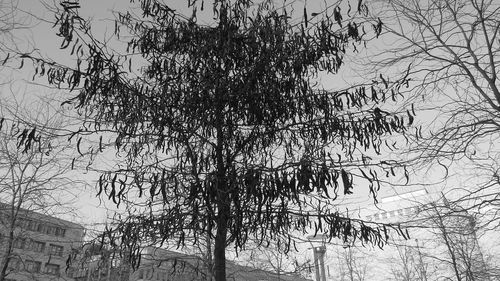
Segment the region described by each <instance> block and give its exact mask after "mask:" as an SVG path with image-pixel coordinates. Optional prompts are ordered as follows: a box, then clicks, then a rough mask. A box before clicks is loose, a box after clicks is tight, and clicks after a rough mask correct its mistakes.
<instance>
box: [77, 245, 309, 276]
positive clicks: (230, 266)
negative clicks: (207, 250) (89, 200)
mask: <svg viewBox="0 0 500 281" xmlns="http://www.w3.org/2000/svg"><path fill="white" fill-rule="evenodd" d="M87 252H89V251H87ZM226 271H227V280H230V281H310V280H309V279H305V278H302V277H300V276H295V275H284V274H282V275H278V274H276V273H273V272H269V271H265V270H261V269H257V268H253V267H247V266H241V265H238V264H236V263H232V262H227V266H226ZM73 277H74V278H75V280H76V281H206V280H211V279H210V276H209V275H208V271H207V265H206V263H205V262H204V260H203V259H202V258H200V257H198V256H196V255H189V254H183V253H179V252H174V251H170V250H166V249H161V248H155V247H147V248H145V249H143V250H142V253H141V262H140V266H139V268H137V269H136V270H135V271H133V270H131V266H130V264H129V263H127V261H126V255H120V254H118V253H115V254H113V253H112V252H109V251H107V250H105V249H101V251H100V253H95V254H93V255H90V256H89V255H87V258H86V261H85V262H83V263H81V265H80V266H78V268H77V269H76V270H75V272H74V274H73ZM212 278H213V277H212Z"/></svg>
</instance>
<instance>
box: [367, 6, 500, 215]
mask: <svg viewBox="0 0 500 281" xmlns="http://www.w3.org/2000/svg"><path fill="white" fill-rule="evenodd" d="M378 3H379V4H380V7H379V9H378V11H379V12H378V13H376V15H375V16H376V17H379V18H380V19H381V20H382V21H383V22H384V29H385V34H384V35H383V38H386V39H388V40H389V41H390V42H391V45H390V46H386V48H383V51H382V52H380V53H379V54H378V55H377V56H374V59H373V61H372V63H374V64H373V65H374V66H375V69H376V71H379V72H391V71H394V70H396V69H399V70H401V69H407V70H408V72H407V74H408V75H409V76H410V77H411V79H412V80H413V82H411V83H410V85H411V86H410V87H409V96H411V97H412V98H411V99H409V100H408V101H409V102H413V103H415V105H416V106H417V107H420V109H421V110H422V111H428V112H429V114H426V115H425V116H423V115H421V116H422V118H420V119H421V121H420V122H421V124H423V125H425V126H424V127H423V128H422V129H423V130H417V131H416V133H415V134H414V138H413V140H414V146H412V148H411V150H410V151H409V153H407V154H405V155H409V157H410V158H412V160H413V162H412V164H413V166H414V167H421V166H424V167H429V165H432V164H437V163H439V164H441V165H445V166H447V167H448V168H449V167H452V168H457V167H458V166H455V165H451V164H452V163H453V164H459V165H460V166H461V167H460V168H461V169H460V174H461V175H460V176H461V177H462V182H463V183H466V182H467V181H469V182H473V184H470V185H466V184H463V185H462V186H459V187H460V188H462V187H465V188H466V189H462V190H460V193H457V198H455V199H453V200H456V201H468V202H469V203H468V206H466V205H463V207H464V208H469V209H470V210H473V209H474V208H476V207H484V206H486V205H487V206H489V207H492V208H495V209H498V203H499V199H500V197H499V194H500V193H499V192H498V188H499V184H500V181H499V176H498V175H499V168H500V147H499V144H500V142H499V141H498V140H499V137H500V85H499V82H498V75H499V68H498V65H499V61H500V40H499V33H500V6H499V3H498V1H494V0H428V1H420V0H410V1H406V0H405V1H403V0H381V1H379V2H378ZM372 70H373V69H372ZM424 118H429V119H430V120H423V119H424ZM417 119H418V118H417ZM465 168H469V169H465ZM452 171H453V170H451V171H450V172H452ZM467 171H470V172H467ZM457 173H458V172H457ZM467 173H469V174H468V176H470V177H469V178H466V179H464V176H463V174H466V176H467ZM447 176H449V174H447ZM457 190H458V188H457ZM458 194H460V195H458ZM476 209H477V208H476ZM497 217H498V216H497Z"/></svg>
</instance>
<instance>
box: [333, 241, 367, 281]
mask: <svg viewBox="0 0 500 281" xmlns="http://www.w3.org/2000/svg"><path fill="white" fill-rule="evenodd" d="M363 256H364V254H363V253H361V252H360V250H359V249H357V248H356V247H344V248H343V249H342V250H339V251H337V260H338V267H339V268H338V274H339V280H342V281H364V280H370V277H369V274H368V269H369V266H370V263H369V262H368V261H367V260H366V259H365V258H364V257H363Z"/></svg>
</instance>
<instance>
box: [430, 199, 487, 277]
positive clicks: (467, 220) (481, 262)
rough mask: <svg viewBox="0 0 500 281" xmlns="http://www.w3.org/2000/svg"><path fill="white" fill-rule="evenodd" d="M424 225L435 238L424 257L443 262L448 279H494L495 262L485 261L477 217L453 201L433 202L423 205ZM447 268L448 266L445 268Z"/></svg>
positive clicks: (443, 271) (442, 271)
mask: <svg viewBox="0 0 500 281" xmlns="http://www.w3.org/2000/svg"><path fill="white" fill-rule="evenodd" d="M424 213H425V216H426V218H425V219H424V224H425V225H427V226H428V227H429V229H430V231H431V233H432V235H433V236H432V237H434V238H435V243H434V245H435V246H434V247H432V249H429V250H428V251H427V253H426V257H428V258H431V259H432V260H433V261H432V262H433V263H438V264H441V265H442V268H445V269H444V270H440V271H441V272H440V274H441V275H442V276H443V278H444V277H445V278H447V279H449V280H457V281H461V280H467V281H473V280H496V279H492V278H494V277H495V275H496V274H495V272H496V270H495V266H493V265H492V264H489V263H487V262H486V260H485V257H484V254H483V250H482V249H481V247H480V243H479V232H480V231H481V228H480V227H478V226H479V223H478V220H477V218H476V217H475V216H474V215H473V214H471V213H469V212H467V210H466V209H464V208H462V207H460V206H459V205H458V204H456V203H454V202H451V203H450V202H447V201H445V203H444V204H438V203H432V204H430V205H428V206H427V208H426V209H424ZM446 268H447V269H448V270H446Z"/></svg>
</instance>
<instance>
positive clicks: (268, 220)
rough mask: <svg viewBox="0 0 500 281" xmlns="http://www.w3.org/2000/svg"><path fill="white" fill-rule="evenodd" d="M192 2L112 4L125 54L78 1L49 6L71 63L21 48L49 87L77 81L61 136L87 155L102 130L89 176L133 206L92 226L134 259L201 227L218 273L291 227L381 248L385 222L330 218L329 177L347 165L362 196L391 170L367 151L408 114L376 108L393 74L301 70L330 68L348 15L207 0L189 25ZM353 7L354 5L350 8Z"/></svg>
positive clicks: (335, 179)
mask: <svg viewBox="0 0 500 281" xmlns="http://www.w3.org/2000/svg"><path fill="white" fill-rule="evenodd" d="M193 2H194V3H191V5H192V10H193V14H192V15H191V16H184V15H182V14H179V13H178V12H176V11H175V10H174V9H172V8H170V7H169V6H168V5H166V4H163V3H161V2H160V1H155V0H152V1H150V0H148V1H146V0H144V1H139V3H140V8H141V10H142V16H140V17H135V16H134V15H133V13H124V14H119V16H118V19H117V21H116V35H117V36H118V35H119V34H120V29H122V28H126V29H127V30H128V31H127V32H128V33H127V34H126V35H127V37H128V38H131V39H130V40H129V42H128V44H127V47H128V48H127V49H128V50H127V51H128V53H127V54H120V53H118V52H115V51H113V50H112V49H111V46H110V45H109V44H107V43H101V42H99V41H98V40H97V39H96V38H95V37H94V36H92V34H91V33H90V30H91V29H90V25H89V24H88V23H87V22H86V21H84V20H83V19H82V18H81V17H80V16H79V15H78V7H79V4H78V3H75V2H69V1H65V2H62V10H61V14H60V15H58V21H57V26H58V28H59V34H60V35H61V37H62V38H63V44H62V47H63V48H67V49H68V50H71V53H74V54H75V56H76V58H77V62H78V66H77V68H75V69H70V68H68V67H61V66H59V65H57V64H56V63H53V62H52V63H49V62H46V61H42V60H40V59H38V58H35V57H31V59H32V60H33V61H34V62H35V63H36V66H37V73H39V74H40V73H41V72H40V69H41V68H42V67H43V68H44V69H45V70H46V71H45V70H44V73H42V75H46V76H47V77H48V79H49V83H51V84H52V85H68V86H69V87H70V88H71V89H75V90H76V91H77V94H76V96H75V97H73V98H69V99H68V101H67V102H65V104H66V103H72V104H74V106H75V108H76V109H77V110H78V112H79V113H80V114H81V116H82V117H84V118H85V120H84V121H83V122H82V125H81V126H80V128H79V130H78V131H76V132H75V137H76V138H77V139H78V149H79V151H80V147H81V146H83V144H82V142H81V140H82V136H87V135H89V134H94V135H96V136H99V144H98V145H96V147H94V148H93V151H99V150H100V148H101V146H102V145H105V143H104V142H103V141H102V140H103V139H105V138H102V136H103V135H104V136H106V137H107V136H109V134H113V136H114V137H113V143H114V145H115V148H116V153H117V155H118V156H119V157H122V158H120V160H121V163H120V165H119V168H118V169H116V170H109V171H106V172H104V173H103V174H102V175H101V176H100V179H99V184H98V187H99V194H100V195H106V196H107V197H108V198H109V199H110V200H113V201H114V202H115V203H117V204H126V203H131V204H132V206H129V207H128V210H129V211H130V215H128V216H124V217H123V218H122V219H121V221H120V222H119V224H118V226H116V227H114V228H112V229H108V230H107V231H106V232H105V234H104V235H103V237H106V239H109V240H110V241H111V243H112V244H114V245H116V246H119V247H122V248H124V250H125V251H126V252H128V253H130V255H131V257H137V256H140V248H141V247H144V246H145V245H148V244H158V245H162V244H163V243H164V242H165V241H171V240H176V242H177V244H178V245H179V246H182V245H184V244H185V243H186V241H187V240H188V241H190V242H192V243H195V244H196V243H198V242H199V240H200V239H205V238H206V237H207V235H208V236H209V237H210V238H211V239H212V241H213V243H214V248H213V262H214V271H215V280H218V281H220V280H225V279H226V271H225V261H226V255H225V252H226V248H227V247H229V246H230V245H231V246H234V247H235V249H236V250H240V249H242V248H243V247H244V246H245V243H246V242H247V241H248V239H249V238H252V239H255V240H256V241H259V243H261V245H262V244H264V245H265V244H267V243H269V242H270V241H274V240H276V242H277V243H278V245H279V247H282V248H284V249H286V251H288V250H290V249H293V248H294V243H293V240H292V236H291V235H292V233H293V232H300V233H304V232H306V231H310V230H311V229H313V230H314V232H316V233H324V234H325V235H326V236H328V237H330V238H333V237H339V238H341V239H344V240H347V239H348V238H351V237H352V238H353V239H354V240H361V241H362V242H364V243H365V242H372V243H375V244H377V245H379V246H381V245H383V243H384V241H385V240H386V239H388V233H387V231H388V229H389V226H383V227H382V226H381V227H378V226H377V225H375V224H370V223H365V222H363V221H361V220H356V219H350V218H348V217H344V216H342V215H340V214H339V213H338V212H337V211H335V209H334V208H335V205H334V201H335V199H336V198H337V196H338V193H340V192H341V191H339V189H340V188H342V190H343V193H344V194H350V193H352V189H353V187H354V185H355V183H354V178H355V177H358V176H359V177H362V178H364V180H360V182H363V183H365V184H366V185H367V186H369V189H370V192H371V193H373V194H375V193H376V190H377V188H378V187H379V185H378V184H379V181H378V177H377V175H378V174H377V170H378V171H379V172H378V173H380V172H381V171H383V172H384V174H385V173H387V174H389V173H390V172H394V170H393V169H394V168H398V167H397V165H395V164H394V163H392V162H391V161H387V159H384V160H385V161H384V160H380V161H378V160H373V155H376V154H377V153H380V150H381V149H382V148H383V147H384V142H383V137H384V136H385V135H390V134H401V133H404V131H405V130H406V128H407V126H410V125H411V123H412V120H413V118H414V117H413V115H414V113H411V112H410V111H406V110H403V111H402V112H392V111H391V109H390V107H391V106H388V108H385V107H384V104H387V103H390V102H392V101H397V100H400V99H401V98H400V96H399V89H400V88H401V87H402V85H404V83H405V82H406V80H404V79H403V80H401V81H396V82H393V83H388V82H387V80H385V79H384V77H381V78H380V79H381V80H380V79H379V80H380V83H379V84H377V85H376V84H374V85H369V88H368V89H369V90H366V88H365V87H364V86H359V87H354V88H350V89H345V90H341V91H328V90H324V89H321V88H320V87H318V85H317V83H316V82H315V79H314V77H315V76H316V75H319V73H320V72H326V73H336V72H338V71H339V68H340V67H341V65H342V64H343V58H344V55H345V52H346V48H349V47H350V46H360V45H361V44H363V43H364V42H365V41H364V39H365V37H364V34H363V32H362V25H361V23H360V22H357V19H356V18H352V19H346V20H343V19H342V15H341V13H340V7H338V6H335V7H329V8H328V9H327V10H325V11H321V12H320V13H312V14H309V12H307V10H306V9H305V8H304V17H303V18H299V19H298V20H299V22H298V23H295V24H293V23H292V22H291V18H292V17H291V16H292V14H291V11H292V9H291V7H289V6H287V5H284V6H283V7H282V8H274V7H273V5H272V3H271V1H264V2H263V3H260V4H258V5H256V4H253V3H252V2H251V1H247V0H238V1H214V4H213V7H212V10H213V17H214V20H213V22H212V23H210V24H208V25H207V24H205V25H204V24H200V23H198V22H197V11H198V9H199V10H200V11H201V10H204V3H203V1H201V2H200V1H193ZM366 10H367V6H366V5H364V4H363V3H362V2H359V4H358V12H359V13H357V14H356V15H358V16H359V15H361V17H362V15H363V14H365V13H366ZM200 13H201V12H200ZM330 14H333V17H332V16H330ZM375 27H376V28H375V33H376V34H375V35H378V33H379V32H380V30H379V26H378V25H375ZM122 35H123V34H122ZM122 38H123V37H122ZM137 55H139V56H140V58H136V56H137ZM134 62H136V63H137V65H140V69H138V70H136V69H135V68H134ZM382 81H383V82H384V83H382ZM380 107H383V108H382V109H380ZM370 156H371V157H370ZM370 159H372V160H370ZM401 172H402V173H403V172H404V171H403V168H401ZM136 197H137V198H136ZM139 198H140V199H139ZM141 200H142V201H141ZM138 201H141V204H139V203H137V202H138ZM395 229H396V231H398V229H397V228H395ZM403 235H404V234H403ZM118 241H119V242H118ZM137 262H138V261H137V260H134V259H133V258H132V265H133V266H136V265H137V264H136V263H137Z"/></svg>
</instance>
